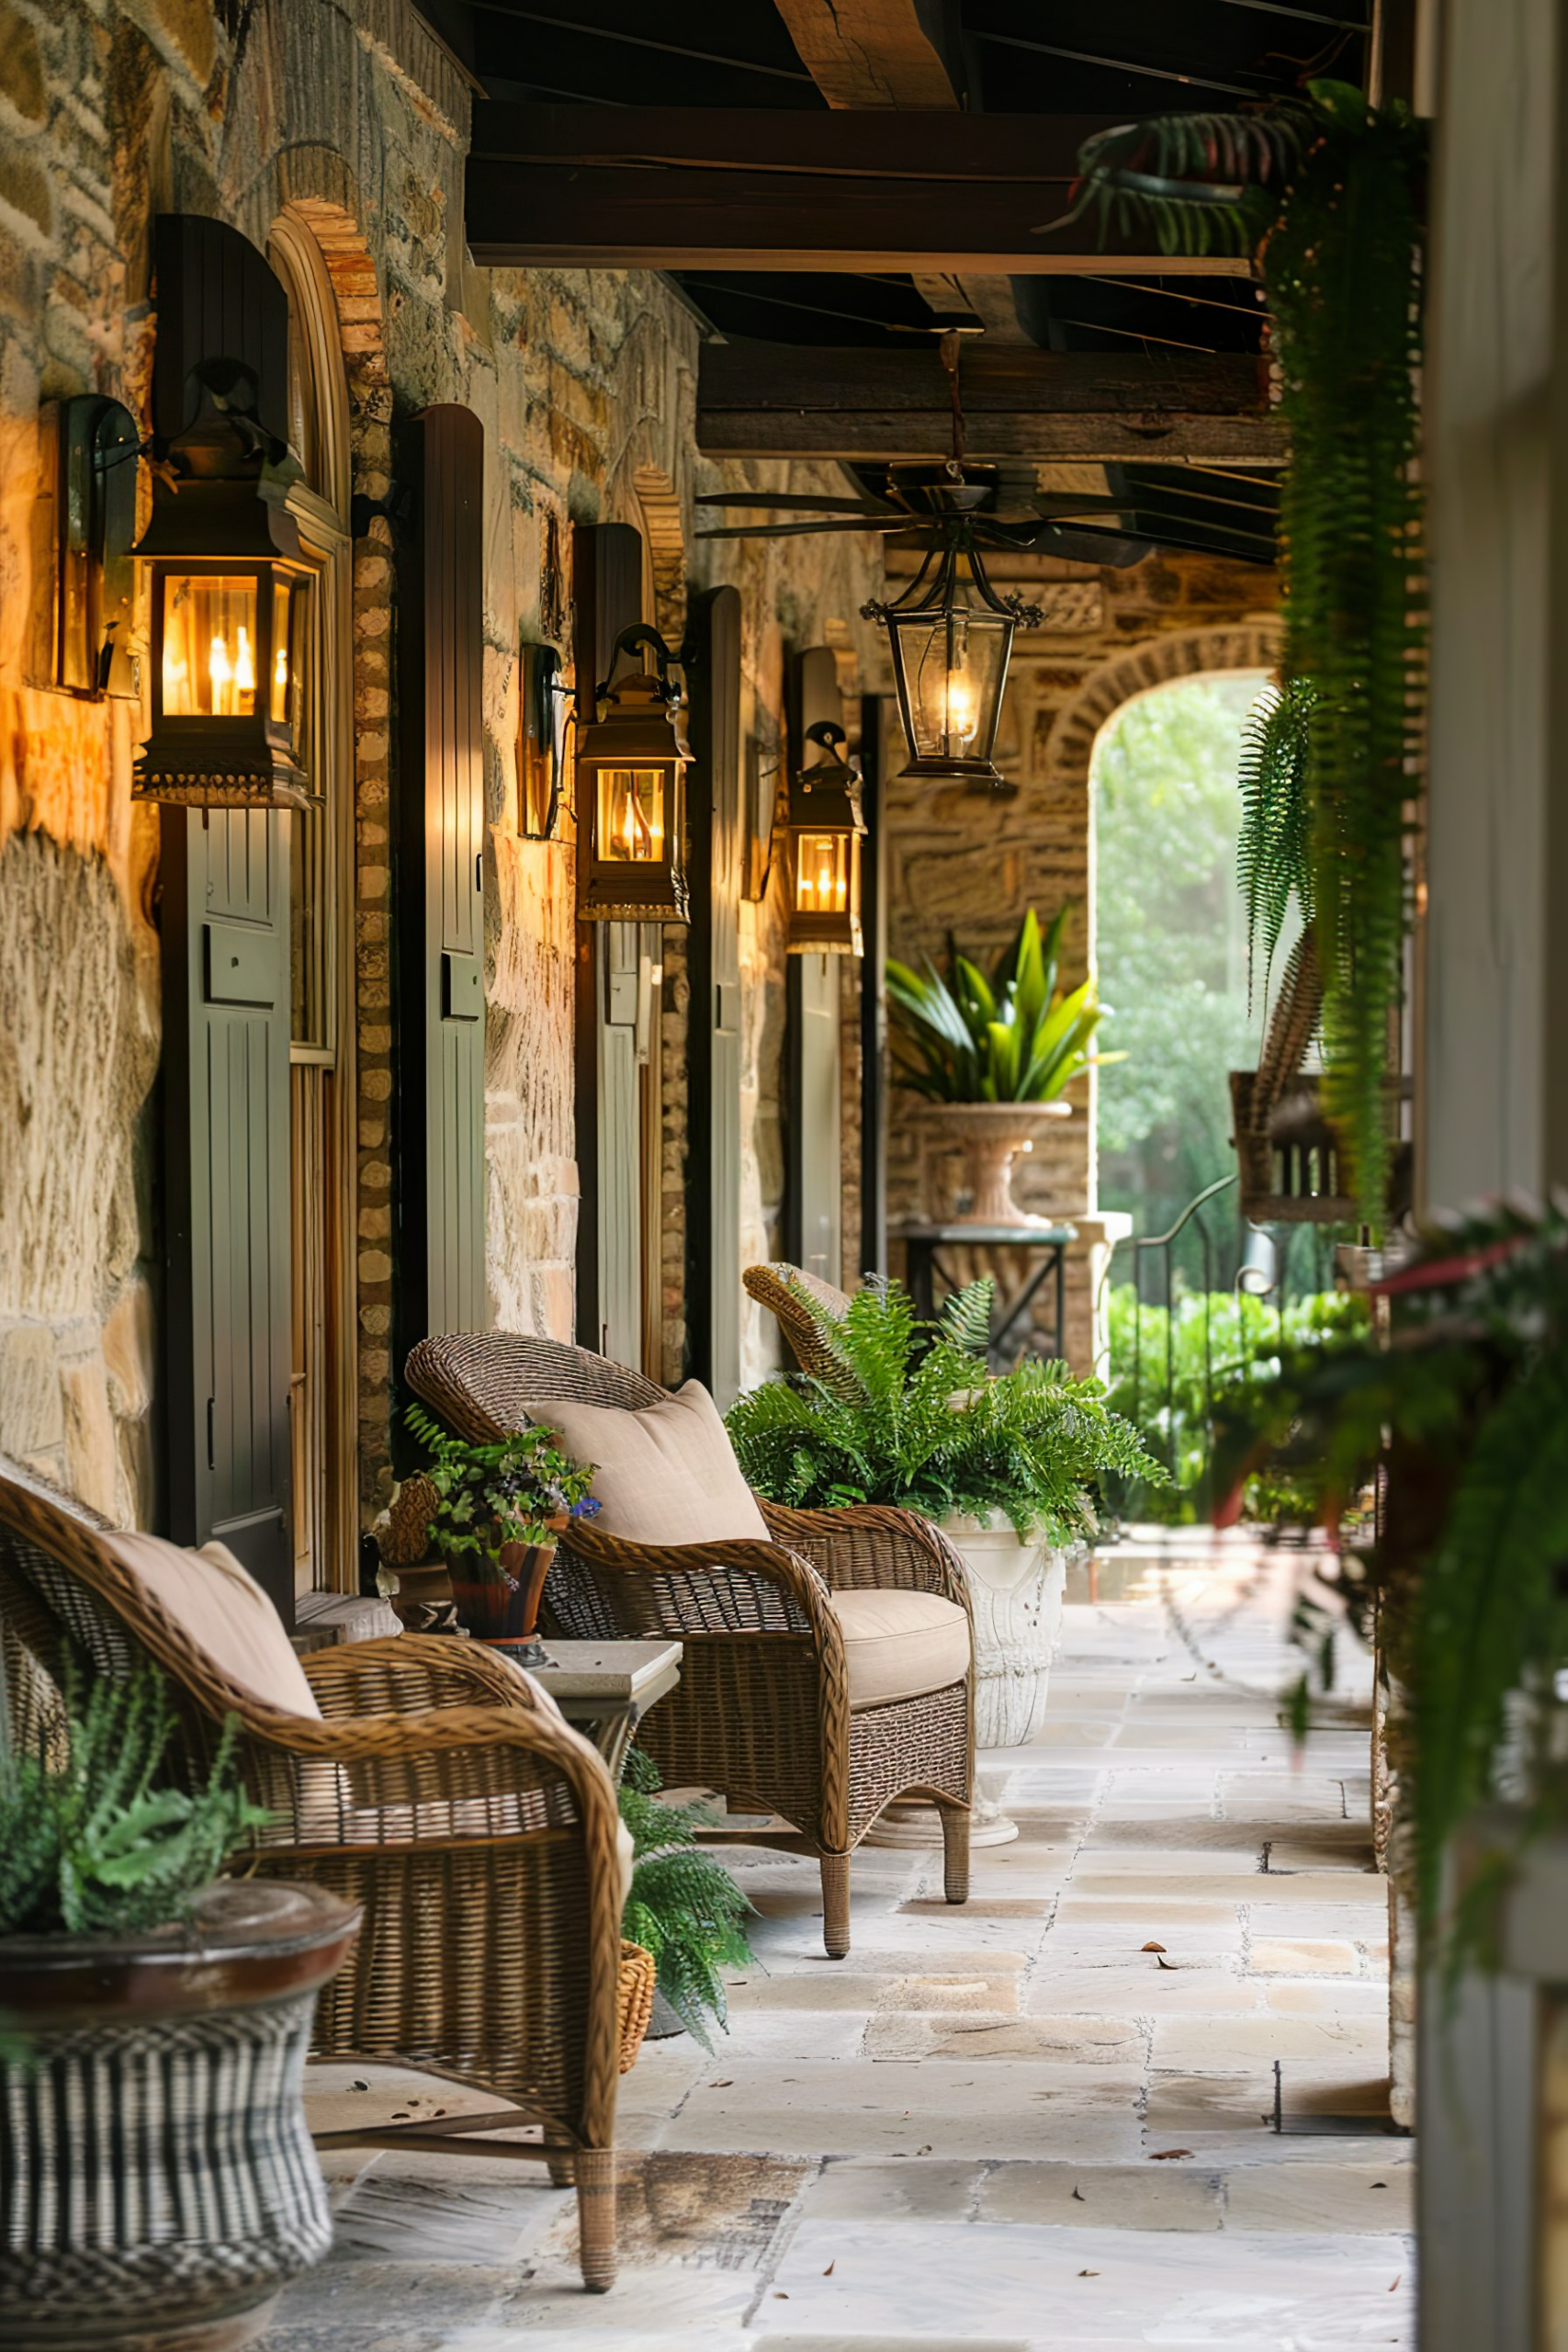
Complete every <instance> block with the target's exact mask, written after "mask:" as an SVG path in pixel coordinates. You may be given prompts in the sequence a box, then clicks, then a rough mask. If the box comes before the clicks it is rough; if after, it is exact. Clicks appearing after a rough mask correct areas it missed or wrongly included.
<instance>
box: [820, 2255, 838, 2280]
mask: <svg viewBox="0 0 1568 2352" xmlns="http://www.w3.org/2000/svg"><path fill="white" fill-rule="evenodd" d="M838 2267H839V2257H838V2256H837V2255H835V2256H833V2259H832V2261H831V2262H830V2263H829V2265H828V2267H827V2269H826V2270H824V2272H823V2273H822V2276H823V2278H831V2277H832V2275H833V2273H834V2271H835V2270H837V2268H838Z"/></svg>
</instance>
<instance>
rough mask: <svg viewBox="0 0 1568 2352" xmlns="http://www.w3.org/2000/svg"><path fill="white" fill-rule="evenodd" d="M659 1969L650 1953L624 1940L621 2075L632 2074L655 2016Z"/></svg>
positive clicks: (621, 1983)
mask: <svg viewBox="0 0 1568 2352" xmlns="http://www.w3.org/2000/svg"><path fill="white" fill-rule="evenodd" d="M658 1973H659V1972H658V1967H657V1964H656V1962H655V1961H654V1957H653V1954H652V1953H651V1952H650V1951H644V1950H643V1948H642V1946H641V1945H640V1944H628V1943H627V1942H626V1939H625V1938H624V1937H623V1938H622V1939H621V1974H620V2019H621V2072H622V2074H623V2075H626V2074H629V2073H630V2072H631V2069H632V2068H633V2067H634V2066H635V2065H636V2064H637V2052H638V2051H639V2050H640V2049H641V2048H642V2038H643V2036H644V2034H645V2033H646V2032H647V2031H648V2020H649V2018H650V2017H651V2016H652V2014H653V1980H654V1978H655V1976H656V1975H657V1974H658Z"/></svg>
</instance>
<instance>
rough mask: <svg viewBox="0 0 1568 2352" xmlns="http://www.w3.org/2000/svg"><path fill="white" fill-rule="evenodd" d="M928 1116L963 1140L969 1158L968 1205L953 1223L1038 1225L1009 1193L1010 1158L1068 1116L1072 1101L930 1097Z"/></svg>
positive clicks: (1030, 1146) (1071, 1112)
mask: <svg viewBox="0 0 1568 2352" xmlns="http://www.w3.org/2000/svg"><path fill="white" fill-rule="evenodd" d="M928 1107H929V1109H930V1112H931V1115H932V1117H934V1118H936V1119H939V1120H940V1121H941V1122H942V1125H943V1127H945V1128H946V1129H947V1131H948V1133H949V1134H950V1135H951V1136H953V1139H954V1141H956V1142H959V1143H962V1144H963V1146H964V1149H965V1151H966V1152H967V1154H968V1159H969V1176H968V1187H969V1195H970V1200H969V1206H968V1208H967V1209H965V1210H964V1214H963V1215H962V1216H953V1217H950V1218H948V1219H947V1222H948V1223H949V1224H951V1225H1039V1224H1040V1223H1041V1222H1042V1220H1041V1219H1040V1218H1039V1217H1036V1216H1029V1215H1028V1214H1027V1212H1026V1211H1024V1210H1023V1209H1021V1208H1020V1207H1019V1205H1018V1204H1017V1202H1016V1201H1015V1200H1014V1199H1013V1196H1012V1171H1013V1162H1014V1161H1015V1160H1016V1159H1018V1157H1019V1154H1020V1153H1021V1152H1025V1151H1030V1150H1032V1148H1033V1145H1034V1138H1035V1136H1037V1135H1039V1134H1041V1133H1042V1132H1043V1129H1044V1128H1045V1127H1046V1126H1047V1125H1049V1123H1050V1122H1051V1120H1053V1119H1070V1118H1071V1117H1072V1115H1073V1106H1072V1104H1071V1103H931V1104H930V1105H929V1106H928Z"/></svg>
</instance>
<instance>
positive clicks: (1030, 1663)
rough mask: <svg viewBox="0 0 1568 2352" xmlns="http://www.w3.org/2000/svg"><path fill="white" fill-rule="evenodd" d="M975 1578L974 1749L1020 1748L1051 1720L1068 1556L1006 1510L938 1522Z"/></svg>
mask: <svg viewBox="0 0 1568 2352" xmlns="http://www.w3.org/2000/svg"><path fill="white" fill-rule="evenodd" d="M939 1524H940V1525H941V1528H942V1533H943V1534H944V1535H945V1536H946V1537H947V1539H948V1541H949V1543H950V1544H952V1545H953V1549H954V1551H955V1552H957V1554H958V1555H959V1557H960V1558H961V1559H962V1561H963V1562H964V1567H965V1569H966V1570H967V1571H968V1576H969V1600H970V1607H971V1609H972V1610H973V1611H974V1618H975V1744H976V1747H1023V1746H1025V1745H1026V1744H1027V1743H1028V1742H1029V1741H1030V1740H1032V1739H1035V1738H1037V1737H1038V1736H1039V1733H1040V1727H1041V1725H1042V1724H1043V1722H1044V1720H1045V1700H1046V1694H1047V1691H1048V1690H1049V1686H1050V1679H1051V1660H1052V1658H1053V1657H1055V1650H1056V1644H1057V1642H1058V1640H1059V1639H1060V1637H1061V1631H1062V1596H1063V1591H1064V1589H1065V1587H1066V1575H1067V1555H1066V1553H1065V1552H1058V1551H1054V1550H1052V1549H1051V1548H1050V1547H1049V1546H1048V1545H1047V1544H1045V1542H1044V1540H1043V1538H1042V1537H1040V1536H1026V1537H1020V1536H1018V1535H1016V1534H1015V1533H1014V1532H1013V1528H1012V1523H1011V1521H1010V1520H1008V1519H1005V1518H1004V1517H1003V1516H1002V1514H1001V1512H1000V1511H993V1512H992V1514H991V1516H990V1518H989V1520H986V1521H982V1520H975V1519H969V1518H966V1517H965V1516H964V1514H963V1513H962V1512H957V1511H955V1512H952V1513H950V1514H949V1516H948V1517H947V1518H946V1519H944V1520H942V1521H940V1522H939Z"/></svg>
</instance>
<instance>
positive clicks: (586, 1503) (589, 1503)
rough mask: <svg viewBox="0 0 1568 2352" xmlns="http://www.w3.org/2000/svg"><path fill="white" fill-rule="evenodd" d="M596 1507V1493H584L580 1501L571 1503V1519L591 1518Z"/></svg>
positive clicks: (597, 1504)
mask: <svg viewBox="0 0 1568 2352" xmlns="http://www.w3.org/2000/svg"><path fill="white" fill-rule="evenodd" d="M598 1508H599V1498H598V1496H597V1495H584V1496H583V1498H582V1500H581V1502H580V1503H573V1504H572V1507H571V1516H572V1518H573V1519H592V1516H593V1514H594V1512H595V1511H596V1510H598Z"/></svg>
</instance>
